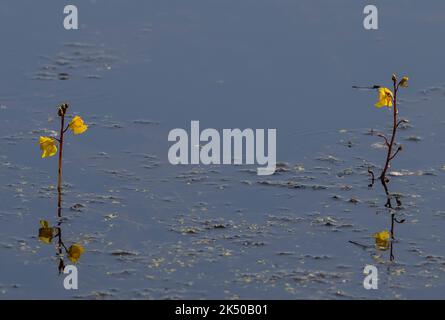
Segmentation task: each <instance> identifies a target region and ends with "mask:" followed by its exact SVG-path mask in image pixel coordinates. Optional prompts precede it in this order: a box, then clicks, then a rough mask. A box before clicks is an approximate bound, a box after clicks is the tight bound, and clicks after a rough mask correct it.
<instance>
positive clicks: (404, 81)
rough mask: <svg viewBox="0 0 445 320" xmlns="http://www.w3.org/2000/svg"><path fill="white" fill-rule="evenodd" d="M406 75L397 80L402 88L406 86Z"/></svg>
mask: <svg viewBox="0 0 445 320" xmlns="http://www.w3.org/2000/svg"><path fill="white" fill-rule="evenodd" d="M408 80H409V78H408V77H403V78H402V80H400V82H399V86H401V87H403V88H407V87H408Z"/></svg>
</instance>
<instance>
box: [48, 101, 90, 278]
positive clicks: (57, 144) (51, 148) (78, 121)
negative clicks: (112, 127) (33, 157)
mask: <svg viewBox="0 0 445 320" xmlns="http://www.w3.org/2000/svg"><path fill="white" fill-rule="evenodd" d="M68 108H69V106H68V104H67V103H63V104H61V105H60V106H59V108H58V112H57V114H58V116H59V118H60V131H59V136H58V137H47V136H41V137H40V139H39V144H40V150H41V151H42V158H48V157H53V156H55V155H56V154H57V152H58V153H59V162H58V178H57V193H58V200H57V208H58V210H57V216H58V217H59V218H61V217H62V165H63V145H64V141H65V133H66V132H67V131H68V130H71V131H72V133H73V134H74V135H78V134H82V133H84V132H85V131H87V130H88V126H87V125H86V124H85V122H84V121H83V119H82V118H81V117H80V116H74V117H73V118H72V119H71V121H70V122H69V124H68V125H66V126H65V117H66V114H67V111H68ZM55 237H57V239H58V241H57V255H58V257H59V265H58V269H59V273H62V272H63V270H64V269H65V263H64V260H63V256H64V255H63V250H65V253H66V256H67V257H68V259H69V260H70V261H71V262H72V263H77V262H78V260H79V259H80V257H81V255H82V254H83V253H84V252H85V249H84V247H83V246H82V245H81V244H78V243H74V244H72V245H71V246H70V247H69V248H67V247H66V246H65V244H64V242H63V240H62V221H61V220H60V219H59V222H58V223H57V226H55V227H52V226H50V224H49V222H48V221H46V220H41V221H40V228H39V240H40V241H42V242H43V243H46V244H51V243H52V240H53V238H55Z"/></svg>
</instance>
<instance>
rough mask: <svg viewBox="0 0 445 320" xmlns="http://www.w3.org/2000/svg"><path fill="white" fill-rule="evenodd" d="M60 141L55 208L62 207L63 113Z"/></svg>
mask: <svg viewBox="0 0 445 320" xmlns="http://www.w3.org/2000/svg"><path fill="white" fill-rule="evenodd" d="M60 118H61V119H60V122H61V125H60V139H59V140H60V141H59V171H58V173H59V174H58V179H57V193H58V201H57V207H59V208H61V207H62V164H63V161H62V160H63V135H64V134H65V132H64V126H65V114H64V113H63V114H62V115H61V117H60ZM59 215H60V211H59Z"/></svg>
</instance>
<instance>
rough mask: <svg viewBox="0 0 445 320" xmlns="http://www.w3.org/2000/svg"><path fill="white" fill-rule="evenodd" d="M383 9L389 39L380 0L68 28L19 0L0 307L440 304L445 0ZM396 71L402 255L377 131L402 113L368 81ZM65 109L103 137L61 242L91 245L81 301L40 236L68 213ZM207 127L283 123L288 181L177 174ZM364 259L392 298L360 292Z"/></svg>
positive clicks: (195, 8)
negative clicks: (33, 301) (190, 133)
mask: <svg viewBox="0 0 445 320" xmlns="http://www.w3.org/2000/svg"><path fill="white" fill-rule="evenodd" d="M374 2H375V4H376V5H377V7H378V8H379V30H378V31H366V30H365V29H364V28H363V26H362V20H363V18H364V15H363V13H362V11H363V8H364V6H365V5H366V4H367V3H365V1H352V0H349V1H346V0H344V1H342V0H339V1H328V0H324V1H321V0H317V1H314V0H311V1H309V0H307V1H293V0H279V1H276V0H212V1H208V0H189V1H180V0H172V1H163V0H157V1H155V0H149V1H142V0H133V1H117V0H106V1H105V0H95V1H93V0H91V1H71V2H70V4H75V5H77V6H78V8H79V18H80V29H79V30H77V31H67V30H65V29H64V28H63V24H62V21H63V17H64V16H63V7H64V5H65V4H64V3H62V2H61V1H55V0H45V1H30V0H29V1H24V0H20V1H17V0H15V1H12V0H3V1H2V2H1V3H0V39H1V45H0V61H1V69H0V70H1V73H0V181H1V184H0V204H1V205H0V298H5V299H15V298H63V299H64V298H94V299H103V298H106V299H122V298H136V299H158V298H192V299H193V298H199V299H201V298H227V299H237V298H241V299H242V298H244V299H246V298H273V299H297V298H308V299H315V298H322V299H345V298H347V299H350V298H351V299H361V298H391V299H406V298H443V292H444V289H445V277H444V275H445V256H444V249H443V240H444V230H445V209H444V206H443V200H442V198H443V194H444V182H445V159H444V155H445V154H444V150H445V149H444V145H445V138H444V137H445V135H444V133H445V108H444V98H445V78H444V69H445V59H444V57H445V45H444V44H443V41H442V39H443V34H444V31H445V3H443V2H439V1H423V2H419V1H414V0H409V1H408V0H406V1H401V0H400V1H391V2H388V1H374ZM392 73H397V74H399V75H400V76H402V75H408V76H409V77H410V87H409V88H407V89H403V91H401V93H400V99H401V100H400V116H401V117H403V118H406V119H408V120H409V121H410V123H409V125H407V126H406V127H405V128H404V129H402V130H400V132H399V136H398V141H399V142H400V143H402V144H403V145H404V150H403V152H402V154H401V155H400V156H398V157H397V158H396V159H395V160H394V162H393V166H392V168H391V169H390V171H391V174H390V178H391V182H390V190H391V192H395V193H398V194H400V195H401V199H402V203H403V205H402V207H401V208H399V209H398V210H397V211H396V213H397V216H398V217H399V218H400V219H405V222H404V223H403V224H398V225H396V230H395V231H396V234H395V235H396V240H395V241H394V243H393V253H394V256H395V260H394V261H390V257H389V251H385V250H378V249H376V248H375V246H374V239H373V237H372V235H373V234H374V233H375V232H378V231H382V230H387V229H388V228H389V227H390V221H391V220H390V213H391V211H389V210H388V209H387V208H385V207H384V204H385V202H386V197H385V194H384V192H383V189H382V188H381V186H380V185H378V184H376V185H375V187H374V188H372V189H369V188H368V183H369V177H368V174H367V169H368V167H369V166H375V170H376V172H377V171H378V170H379V168H381V166H382V164H383V162H384V158H385V150H384V149H382V148H379V145H378V143H379V142H381V140H380V139H379V138H378V137H375V136H371V135H369V134H367V133H368V132H369V130H370V129H376V130H380V131H386V130H389V128H390V121H391V111H390V110H388V109H376V108H374V107H373V105H374V103H375V102H376V93H375V92H371V91H357V90H353V89H352V88H351V86H352V85H354V84H358V85H369V84H380V85H386V86H390V82H391V74H392ZM61 78H62V79H65V80H60V79H61ZM65 101H67V102H69V103H70V106H71V107H70V114H72V113H75V114H81V115H82V117H83V118H84V119H85V121H86V122H87V123H88V124H89V125H90V127H89V130H88V131H87V133H86V134H84V135H80V136H75V137H73V136H68V137H67V145H66V149H65V154H64V166H65V167H64V169H65V170H64V198H63V201H64V202H63V204H64V208H63V216H64V218H63V219H62V220H61V223H62V224H61V226H62V230H63V236H64V242H65V243H66V244H72V243H80V244H82V245H83V246H84V247H85V249H86V252H85V253H84V255H83V256H82V257H81V259H80V260H79V263H78V264H77V267H78V269H79V290H77V291H68V290H65V289H64V288H63V276H60V275H58V270H57V266H58V260H57V255H56V246H55V245H54V244H52V245H46V244H44V243H42V242H40V241H39V240H38V229H39V221H40V220H41V219H44V220H48V221H49V222H50V223H51V224H52V225H55V224H57V222H59V221H60V220H58V218H57V193H56V188H55V185H56V180H57V163H56V159H55V158H50V159H40V150H39V146H38V138H39V136H40V135H51V133H52V131H51V130H57V129H58V125H59V124H58V119H57V115H56V110H57V109H56V108H57V106H58V105H59V104H60V103H61V102H65ZM191 120H199V121H200V124H201V127H202V128H216V129H218V130H220V129H223V128H242V129H243V128H263V129H267V128H276V129H277V159H278V161H279V162H280V170H279V172H277V173H276V174H274V175H273V176H262V177H261V176H257V175H256V172H255V168H256V166H203V165H193V166H192V165H190V166H172V165H170V164H169V162H168V158H167V152H168V149H169V147H170V145H171V143H170V142H168V140H167V135H168V133H169V131H170V130H171V129H173V128H184V129H187V130H189V126H190V121H191ZM376 143H377V144H376ZM349 241H353V242H355V243H359V244H361V245H354V244H351V243H350V242H349ZM367 264H373V265H376V266H377V267H378V269H379V276H380V282H379V289H378V290H371V291H368V290H365V289H364V288H363V286H362V282H363V277H364V276H363V268H364V266H365V265H367Z"/></svg>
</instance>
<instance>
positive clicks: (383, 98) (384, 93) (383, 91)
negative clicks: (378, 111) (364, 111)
mask: <svg viewBox="0 0 445 320" xmlns="http://www.w3.org/2000/svg"><path fill="white" fill-rule="evenodd" d="M392 99H393V94H392V92H391V90H389V89H388V88H384V87H382V88H379V101H377V103H376V104H375V106H376V107H377V108H381V107H392Z"/></svg>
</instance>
